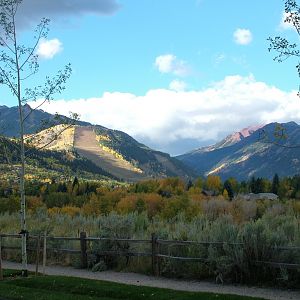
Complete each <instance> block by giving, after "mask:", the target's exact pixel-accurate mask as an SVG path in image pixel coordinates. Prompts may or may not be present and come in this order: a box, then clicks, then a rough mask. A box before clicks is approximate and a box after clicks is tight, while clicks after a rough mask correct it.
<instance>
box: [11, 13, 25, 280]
mask: <svg viewBox="0 0 300 300" xmlns="http://www.w3.org/2000/svg"><path fill="white" fill-rule="evenodd" d="M15 25H16V23H15V16H14V15H13V29H14V32H13V35H14V50H15V63H16V69H17V98H18V106H19V121H20V150H21V151H20V152H21V153H20V158H21V170H20V197H21V211H20V215H21V232H20V234H21V235H22V276H24V277H27V275H28V271H27V249H26V244H27V228H26V199H25V146H24V113H23V107H22V96H21V75H20V72H21V70H20V66H19V56H18V46H17V34H16V26H15Z"/></svg>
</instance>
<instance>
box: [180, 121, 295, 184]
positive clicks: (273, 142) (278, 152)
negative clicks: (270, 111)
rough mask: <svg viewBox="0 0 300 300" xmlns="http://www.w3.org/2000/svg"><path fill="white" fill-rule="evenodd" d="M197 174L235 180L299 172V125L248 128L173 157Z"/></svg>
mask: <svg viewBox="0 0 300 300" xmlns="http://www.w3.org/2000/svg"><path fill="white" fill-rule="evenodd" d="M176 158H177V159H179V160H181V161H182V162H183V163H185V164H186V165H187V166H189V167H191V168H193V169H194V171H195V172H196V174H197V175H204V176H207V175H219V176H220V177H221V178H223V179H226V178H229V177H235V178H238V179H239V180H244V179H249V178H250V177H252V176H255V177H264V178H272V177H273V176H274V174H275V173H277V174H278V175H279V176H291V175H295V174H299V173H300V126H299V125H298V124H296V123H295V122H289V123H284V124H279V123H270V124H267V125H259V126H254V127H249V128H245V129H243V130H241V131H240V132H235V133H233V134H231V135H229V136H227V137H226V138H225V139H224V140H222V141H220V142H218V143H216V144H215V145H212V146H209V147H202V148H199V149H196V150H193V151H191V152H189V153H186V154H183V155H180V156H177V157H176Z"/></svg>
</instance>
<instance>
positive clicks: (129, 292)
mask: <svg viewBox="0 0 300 300" xmlns="http://www.w3.org/2000/svg"><path fill="white" fill-rule="evenodd" d="M4 275H5V280H4V281H2V282H0V299H5V300H10V299H24V300H26V299H28V300H37V299H39V300H49V299H51V300H61V299H63V300H81V299H82V300H83V299H91V300H93V299H101V300H114V299H124V300H125V299H126V300H145V299H155V300H212V299H218V300H247V299H249V300H255V299H256V300H258V299H261V298H251V297H243V296H235V295H222V294H212V293H194V292H181V291H174V290H167V289H159V288H151V287H142V286H131V285H125V284H118V283H112V282H105V281H98V280H88V279H81V278H74V277H63V276H45V277H44V276H40V277H33V276H29V277H28V278H20V277H18V276H17V275H18V272H16V271H11V270H5V271H4Z"/></svg>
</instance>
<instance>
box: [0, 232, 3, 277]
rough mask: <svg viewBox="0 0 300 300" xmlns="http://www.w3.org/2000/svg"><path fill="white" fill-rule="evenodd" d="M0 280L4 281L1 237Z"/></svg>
mask: <svg viewBox="0 0 300 300" xmlns="http://www.w3.org/2000/svg"><path fill="white" fill-rule="evenodd" d="M0 280H3V270H2V236H1V235H0Z"/></svg>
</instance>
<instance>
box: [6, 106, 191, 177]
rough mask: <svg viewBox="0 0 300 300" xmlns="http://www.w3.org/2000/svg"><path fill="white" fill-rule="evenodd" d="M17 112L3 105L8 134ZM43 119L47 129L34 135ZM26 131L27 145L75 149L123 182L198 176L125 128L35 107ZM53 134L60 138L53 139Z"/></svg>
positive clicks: (14, 130)
mask: <svg viewBox="0 0 300 300" xmlns="http://www.w3.org/2000/svg"><path fill="white" fill-rule="evenodd" d="M24 110H25V111H27V113H28V112H30V111H31V108H30V107H29V106H28V105H26V106H25V107H24ZM17 113H18V110H17V108H16V107H12V108H8V107H3V106H2V107H0V128H1V124H2V125H3V124H8V125H9V126H7V127H6V132H5V135H6V136H10V137H11V136H16V135H17V133H18V126H16V124H13V122H11V118H14V120H17ZM66 119H67V118H66ZM67 121H68V119H67ZM41 122H43V123H45V124H47V125H46V126H45V128H46V129H44V130H42V131H40V132H38V133H37V134H34V135H32V133H33V132H35V131H36V130H37V128H39V126H40V123H41ZM15 123H16V122H15ZM58 124H59V125H58ZM25 132H26V133H27V136H26V141H27V144H29V145H31V146H32V147H36V148H41V147H42V148H43V149H46V150H48V151H49V150H51V151H60V152H70V153H72V152H74V153H76V154H78V155H79V156H80V157H81V158H84V159H86V160H88V161H90V162H91V163H92V164H93V165H95V166H97V167H98V168H100V169H101V170H103V171H104V172H106V173H109V174H111V176H112V177H114V178H118V179H121V180H124V181H137V180H142V179H149V178H160V177H167V176H179V177H182V178H186V179H188V178H193V177H194V176H195V173H194V171H192V170H191V169H190V168H189V167H187V166H186V165H184V164H183V163H182V162H181V161H179V160H177V159H176V158H172V157H171V156H170V155H169V154H166V153H163V152H160V151H155V150H153V149H151V148H149V147H147V146H145V145H143V144H141V143H139V142H138V141H136V140H135V139H133V138H132V137H131V136H129V135H128V134H126V133H124V132H122V131H118V130H112V129H108V128H105V127H103V126H100V125H91V124H89V123H86V122H77V123H76V125H74V126H71V125H62V124H60V123H59V122H58V121H57V120H56V119H55V117H54V116H53V115H51V114H48V113H46V112H44V111H41V110H36V111H33V112H32V114H31V115H30V118H28V120H27V121H26V127H25ZM53 136H58V138H57V139H55V140H54V141H52V140H53Z"/></svg>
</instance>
